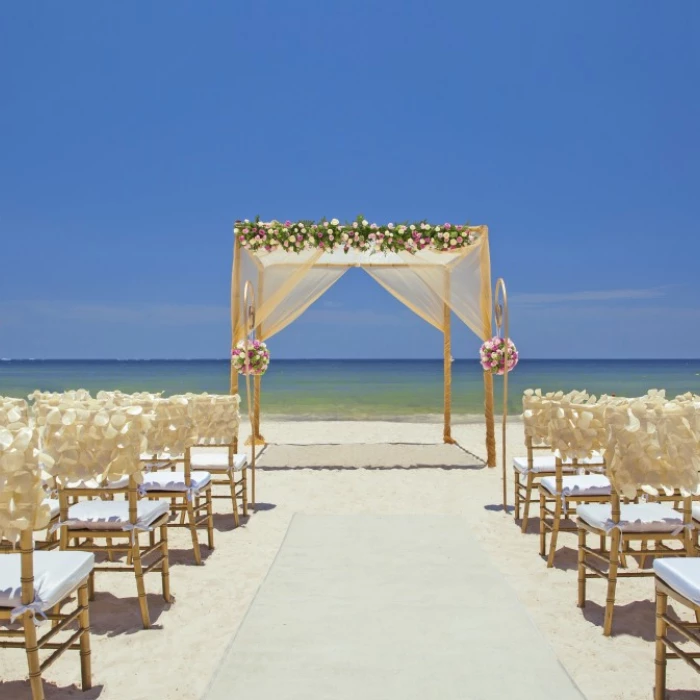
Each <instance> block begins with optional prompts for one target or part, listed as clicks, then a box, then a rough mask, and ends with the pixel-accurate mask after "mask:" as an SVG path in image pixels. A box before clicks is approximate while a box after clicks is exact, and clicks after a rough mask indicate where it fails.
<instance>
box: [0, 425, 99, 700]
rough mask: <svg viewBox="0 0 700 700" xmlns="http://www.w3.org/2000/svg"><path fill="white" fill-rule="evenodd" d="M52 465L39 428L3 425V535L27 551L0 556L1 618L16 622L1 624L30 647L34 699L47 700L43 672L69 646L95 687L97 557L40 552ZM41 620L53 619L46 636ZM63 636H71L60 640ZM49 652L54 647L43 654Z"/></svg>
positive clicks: (2, 636)
mask: <svg viewBox="0 0 700 700" xmlns="http://www.w3.org/2000/svg"><path fill="white" fill-rule="evenodd" d="M40 460H41V461H42V462H43V467H42V465H40ZM49 466H52V465H51V463H50V460H49V459H48V458H46V457H44V456H43V455H42V454H41V453H40V452H39V442H38V434H37V430H36V428H35V427H34V426H29V425H28V423H24V425H21V422H20V421H15V422H14V423H13V425H12V426H2V427H0V479H1V480H2V483H3V488H2V490H0V540H4V541H8V542H10V543H11V544H12V545H13V546H16V545H17V544H18V543H19V552H12V553H8V554H5V555H4V556H2V557H0V622H2V623H3V624H5V625H8V627H7V628H4V627H3V628H0V640H1V641H0V647H2V648H4V649H24V650H25V652H26V654H27V662H28V666H29V684H30V688H31V693H32V698H33V700H44V697H45V696H44V686H43V681H42V672H43V671H44V670H45V669H46V668H47V667H48V666H49V665H50V664H51V663H53V662H54V661H55V660H56V659H57V658H58V657H59V656H60V655H61V654H63V652H65V651H68V650H77V651H79V652H80V668H81V676H82V687H83V690H87V689H89V688H90V687H91V663H90V620H89V602H88V581H89V579H90V577H91V576H92V570H93V566H94V555H92V554H90V553H88V552H59V551H41V552H35V551H34V541H33V531H34V530H41V529H44V528H46V527H47V526H48V524H49V518H50V508H49V506H48V505H47V504H46V503H45V502H44V495H45V494H44V488H43V486H44V480H45V478H44V475H42V470H43V469H46V468H48V467H49ZM73 596H76V597H77V604H76V606H75V608H74V609H73V610H72V611H71V612H67V613H62V612H61V607H62V604H63V603H67V599H69V598H71V597H73ZM41 618H44V619H48V620H50V621H51V623H52V625H51V627H50V629H49V630H48V631H47V632H45V633H44V634H41V635H40V634H39V628H38V626H37V621H38V619H41ZM13 622H14V623H17V624H16V626H13V625H11V623H13ZM76 623H77V629H76V628H75V624H76ZM59 635H60V636H61V637H65V638H64V639H61V640H60V641H59ZM45 651H50V652H51V653H50V654H49V655H48V656H46V657H45V658H44V659H43V660H42V656H44V652H45Z"/></svg>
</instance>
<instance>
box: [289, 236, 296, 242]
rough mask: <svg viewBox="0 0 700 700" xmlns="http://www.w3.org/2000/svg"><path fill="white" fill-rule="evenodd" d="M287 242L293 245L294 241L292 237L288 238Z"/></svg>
mask: <svg viewBox="0 0 700 700" xmlns="http://www.w3.org/2000/svg"><path fill="white" fill-rule="evenodd" d="M287 240H288V241H289V242H290V243H294V241H295V240H296V239H295V238H294V236H290V237H289V238H288V239H287Z"/></svg>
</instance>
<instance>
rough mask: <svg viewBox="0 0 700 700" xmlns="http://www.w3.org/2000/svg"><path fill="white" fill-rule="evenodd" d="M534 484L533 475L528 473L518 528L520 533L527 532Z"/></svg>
mask: <svg viewBox="0 0 700 700" xmlns="http://www.w3.org/2000/svg"><path fill="white" fill-rule="evenodd" d="M534 482H535V475H534V474H533V473H532V472H528V475H527V484H526V485H525V504H524V510H523V522H522V525H521V526H520V531H521V532H526V531H527V521H528V519H529V517H530V499H531V498H532V487H533V485H534Z"/></svg>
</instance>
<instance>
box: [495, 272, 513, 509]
mask: <svg viewBox="0 0 700 700" xmlns="http://www.w3.org/2000/svg"><path fill="white" fill-rule="evenodd" d="M493 316H494V318H495V320H496V335H498V336H500V337H501V338H503V341H504V343H505V363H504V368H503V370H504V371H503V427H502V431H503V432H502V438H501V439H502V445H501V460H502V466H503V512H504V513H505V512H506V508H507V507H508V484H507V478H508V470H507V467H506V424H507V422H508V369H509V367H508V292H507V291H506V283H505V282H504V280H503V278H502V277H499V278H498V279H497V280H496V289H495V290H494V293H493Z"/></svg>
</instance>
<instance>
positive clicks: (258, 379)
mask: <svg viewBox="0 0 700 700" xmlns="http://www.w3.org/2000/svg"><path fill="white" fill-rule="evenodd" d="M264 282H265V276H264V275H263V273H262V272H261V273H260V275H259V277H258V298H259V299H260V304H263V302H264V299H265V297H264V296H263V291H264V288H263V284H264ZM258 335H259V336H260V340H265V336H264V335H263V326H262V321H261V322H260V329H259V333H258ZM261 394H262V376H261V375H259V374H256V375H255V406H254V410H255V433H254V435H255V444H256V445H264V444H265V438H264V437H263V436H262V435H261V434H260V397H261Z"/></svg>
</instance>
